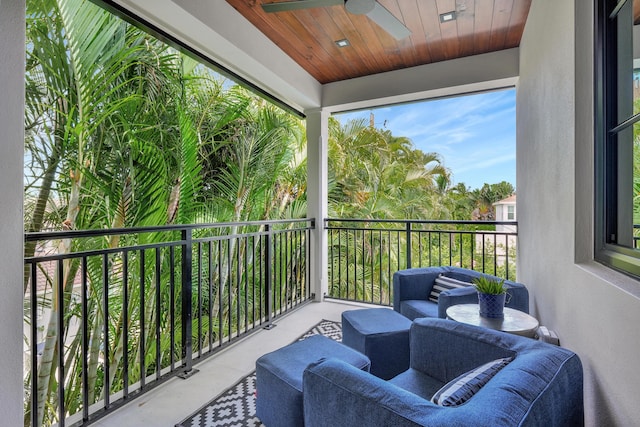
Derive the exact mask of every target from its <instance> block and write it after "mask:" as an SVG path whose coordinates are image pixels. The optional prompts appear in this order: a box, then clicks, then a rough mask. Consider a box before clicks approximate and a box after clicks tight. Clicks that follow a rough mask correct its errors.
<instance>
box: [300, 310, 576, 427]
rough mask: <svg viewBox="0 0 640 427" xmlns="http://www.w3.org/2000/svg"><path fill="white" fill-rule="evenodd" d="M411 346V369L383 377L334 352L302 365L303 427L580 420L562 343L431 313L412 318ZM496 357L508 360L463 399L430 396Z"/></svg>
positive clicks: (527, 425) (526, 425)
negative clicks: (442, 400) (447, 401)
mask: <svg viewBox="0 0 640 427" xmlns="http://www.w3.org/2000/svg"><path fill="white" fill-rule="evenodd" d="M410 345H411V364H410V368H409V369H408V370H407V371H405V372H403V373H401V374H399V375H398V376H396V377H394V378H392V379H391V380H389V381H384V380H382V379H380V378H377V377H375V376H373V375H371V374H369V373H367V372H363V371H361V370H359V369H357V368H354V367H353V366H351V365H349V364H347V363H344V362H341V361H339V360H337V359H326V360H321V361H319V362H316V363H314V364H311V365H310V366H309V367H307V369H306V370H305V372H304V377H303V400H304V403H303V408H304V423H305V427H347V426H355V425H367V426H389V427H391V426H393V427H404V426H407V427H408V426H412V427H415V426H432V427H441V426H448V427H452V426H470V425H472V426H476V427H495V426H523V427H538V426H545V427H565V426H583V425H584V407H583V394H582V388H583V377H582V364H581V362H580V359H579V358H578V356H577V355H576V354H575V353H573V352H571V351H569V350H567V349H565V348H562V347H557V346H554V345H551V344H547V343H544V342H541V341H536V340H532V339H529V338H525V337H519V336H515V335H510V334H505V333H501V332H497V331H493V330H489V329H485V328H480V327H477V326H471V325H466V324H462V323H457V322H454V321H451V320H445V319H434V318H431V319H430V318H422V319H418V320H415V321H414V322H413V324H412V326H411V331H410ZM499 358H509V359H507V360H510V361H509V362H508V363H507V364H506V365H505V366H503V367H501V369H499V370H498V371H497V373H494V375H493V376H491V377H489V379H488V380H487V379H486V378H485V381H486V382H485V383H484V385H482V386H481V387H479V388H478V389H476V390H474V393H472V394H471V395H468V394H467V396H466V398H467V399H468V400H466V402H464V403H462V404H459V405H457V406H442V404H440V405H439V404H436V403H432V402H431V400H430V399H431V398H432V396H433V395H434V394H436V392H438V390H442V389H443V388H444V389H446V386H445V385H447V386H448V385H451V384H453V385H455V387H453V389H455V388H456V387H459V384H460V381H459V378H460V377H461V376H462V377H468V376H469V375H468V373H469V371H471V372H474V368H476V369H475V371H477V367H478V366H483V365H484V364H486V363H487V362H490V361H495V359H498V360H500V359H499ZM484 366H486V365H484ZM465 373H466V374H467V375H465ZM443 386H445V387H443ZM439 393H440V392H438V394H439Z"/></svg>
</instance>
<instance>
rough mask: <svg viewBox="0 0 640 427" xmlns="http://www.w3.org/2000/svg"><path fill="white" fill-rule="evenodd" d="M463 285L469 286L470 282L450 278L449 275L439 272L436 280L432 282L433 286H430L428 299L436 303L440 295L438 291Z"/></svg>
mask: <svg viewBox="0 0 640 427" xmlns="http://www.w3.org/2000/svg"><path fill="white" fill-rule="evenodd" d="M465 286H471V283H469V282H463V281H461V280H456V279H452V278H451V277H447V276H443V275H442V274H441V275H440V276H438V277H436V280H435V282H434V283H433V288H431V293H430V294H429V301H433V302H435V303H437V302H438V298H439V297H440V292H442V291H447V290H449V289H455V288H462V287H465Z"/></svg>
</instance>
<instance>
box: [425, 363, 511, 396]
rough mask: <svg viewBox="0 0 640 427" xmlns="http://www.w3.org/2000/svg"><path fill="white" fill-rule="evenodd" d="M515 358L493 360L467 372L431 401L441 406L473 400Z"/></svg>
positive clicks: (441, 390) (445, 386) (442, 389)
mask: <svg viewBox="0 0 640 427" xmlns="http://www.w3.org/2000/svg"><path fill="white" fill-rule="evenodd" d="M511 360H513V358H511V357H504V358H502V359H496V360H492V361H491V362H487V363H485V364H484V365H482V366H479V367H477V368H475V369H472V370H470V371H469V372H465V373H464V374H462V375H460V376H459V377H457V378H455V379H453V380H451V381H449V382H448V383H447V384H445V385H444V386H443V387H442V388H441V389H440V390H438V391H437V392H436V393H435V394H434V395H433V397H432V398H431V401H432V402H433V403H435V404H436V405H440V406H457V405H462V404H463V403H464V402H466V401H467V400H469V399H471V397H473V395H474V394H476V393H477V392H478V390H480V389H481V388H482V386H484V385H485V384H486V383H488V382H489V380H490V379H491V378H493V376H494V375H495V374H497V373H498V372H499V371H500V369H502V368H503V367H505V366H506V365H507V364H508V363H509V362H511Z"/></svg>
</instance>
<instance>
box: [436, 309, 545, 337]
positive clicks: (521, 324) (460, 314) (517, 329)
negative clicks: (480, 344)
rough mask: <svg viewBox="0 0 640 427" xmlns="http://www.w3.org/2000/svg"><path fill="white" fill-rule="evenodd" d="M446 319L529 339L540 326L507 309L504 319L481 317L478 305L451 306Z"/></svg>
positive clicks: (519, 312) (522, 314) (532, 319)
mask: <svg viewBox="0 0 640 427" xmlns="http://www.w3.org/2000/svg"><path fill="white" fill-rule="evenodd" d="M447 318H449V319H451V320H455V321H456V322H461V323H467V324H469V325H476V326H484V327H485V328H490V329H495V330H497V331H502V332H508V333H510V334H515V335H522V336H524V337H529V338H533V337H535V334H536V330H537V329H538V326H540V325H539V323H538V319H536V318H535V317H533V316H529V315H528V314H527V313H524V312H522V311H520V310H514V309H512V308H508V307H505V308H504V317H503V318H501V319H492V318H489V317H482V316H480V308H479V306H478V304H458V305H452V306H451V307H449V308H447Z"/></svg>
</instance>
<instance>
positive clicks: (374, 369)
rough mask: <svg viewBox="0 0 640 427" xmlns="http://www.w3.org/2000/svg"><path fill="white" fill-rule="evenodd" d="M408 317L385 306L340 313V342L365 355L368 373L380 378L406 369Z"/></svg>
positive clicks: (394, 374) (407, 360)
mask: <svg viewBox="0 0 640 427" xmlns="http://www.w3.org/2000/svg"><path fill="white" fill-rule="evenodd" d="M409 328H411V320H409V319H408V318H406V317H404V316H403V315H402V314H400V313H398V312H397V311H393V310H391V309H387V308H367V309H364V310H351V311H345V312H343V313H342V342H343V343H345V344H346V345H348V346H349V347H351V348H353V349H354V350H358V351H359V352H361V353H362V354H365V355H367V357H369V359H370V360H371V373H372V374H373V375H375V376H377V377H379V378H382V379H384V380H388V379H391V378H393V377H395V376H396V375H398V374H399V373H401V372H404V371H406V370H407V369H409Z"/></svg>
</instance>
